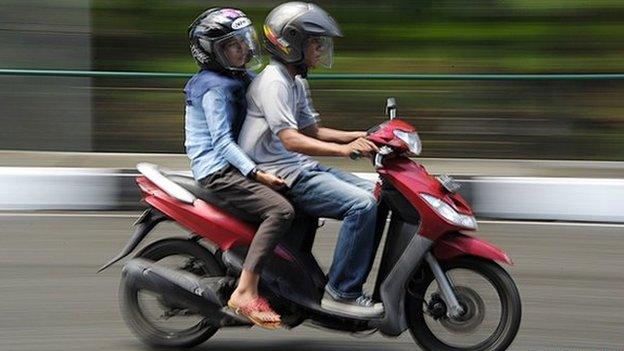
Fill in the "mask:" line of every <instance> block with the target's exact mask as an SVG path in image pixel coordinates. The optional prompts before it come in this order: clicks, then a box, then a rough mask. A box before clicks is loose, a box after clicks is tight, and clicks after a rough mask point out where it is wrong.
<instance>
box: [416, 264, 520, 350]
mask: <svg viewBox="0 0 624 351" xmlns="http://www.w3.org/2000/svg"><path fill="white" fill-rule="evenodd" d="M440 264H441V266H442V269H443V271H444V272H445V273H446V274H447V276H449V278H450V280H452V281H453V284H454V288H455V294H456V297H457V299H458V301H459V302H460V304H461V305H462V307H464V309H465V311H466V314H465V315H464V316H462V317H460V318H457V319H451V318H449V317H447V316H446V306H445V304H444V301H443V300H442V299H441V297H440V296H439V292H437V289H438V288H437V284H436V283H435V281H434V279H433V274H432V273H431V271H430V270H429V269H428V267H423V269H422V270H420V272H417V273H416V274H415V276H414V279H413V280H412V281H411V282H410V284H409V287H408V291H407V293H406V314H407V319H408V324H409V329H410V332H411V334H412V337H413V338H414V340H415V341H416V342H417V343H418V344H419V345H420V346H421V347H422V348H423V349H424V350H435V351H503V350H506V349H507V348H508V347H509V345H510V344H511V343H512V341H513V340H514V338H515V336H516V334H517V332H518V329H519V328H520V320H521V315H522V307H521V302H520V294H519V293H518V289H517V288H516V285H515V283H514V282H513V280H512V279H511V277H510V276H509V274H508V273H507V272H506V271H505V270H504V269H503V268H502V267H500V266H499V265H498V264H496V263H494V262H491V261H486V260H482V259H478V258H474V257H462V258H458V259H453V260H450V261H446V262H443V261H441V262H440ZM466 277H467V278H466ZM492 316H493V317H492Z"/></svg>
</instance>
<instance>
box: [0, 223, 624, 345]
mask: <svg viewBox="0 0 624 351" xmlns="http://www.w3.org/2000/svg"><path fill="white" fill-rule="evenodd" d="M132 221H133V218H131V217H129V216H128V215H127V214H108V215H107V216H104V217H102V216H91V215H86V216H85V215H82V216H76V215H75V214H65V215H62V216H59V215H55V214H54V215H52V214H47V215H31V214H21V215H19V214H18V215H16V214H0V350H15V351H18V350H25V351H26V350H27V351H38V350H46V351H47V350H64V351H70V350H81V351H83V350H118V351H129V350H146V349H147V348H146V347H145V346H143V345H142V344H141V343H140V342H139V341H138V340H137V339H135V338H134V337H133V336H132V335H131V334H130V332H129V331H128V329H127V328H126V327H125V325H124V322H123V321H122V319H121V316H120V314H119V310H118V305H117V285H118V280H119V271H120V265H119V264H118V265H116V266H114V267H113V268H111V269H110V270H108V271H105V272H104V273H101V274H99V275H98V274H95V271H96V270H97V268H98V267H99V266H100V265H102V264H103V263H104V262H106V261H107V260H108V259H109V258H110V257H111V256H112V255H113V254H115V253H116V252H117V251H118V250H119V249H120V248H121V247H122V246H123V244H124V243H125V242H126V240H127V239H128V237H129V235H130V232H131V229H130V225H131V223H132ZM336 228H337V223H335V222H329V223H328V224H327V225H326V226H325V227H324V228H323V230H322V231H321V232H320V233H319V236H318V239H317V243H316V247H315V253H316V254H317V257H318V258H319V259H320V261H321V263H322V265H324V266H325V267H326V266H327V265H328V263H329V261H330V259H331V253H332V251H333V245H334V240H335V239H334V238H335V231H336ZM170 235H178V236H179V235H184V231H183V230H181V228H179V227H176V226H175V225H171V224H169V225H162V226H161V227H159V228H158V229H157V231H156V233H155V235H152V236H150V237H149V238H148V242H151V241H153V240H155V239H157V238H161V237H165V236H170ZM479 235H480V236H482V237H483V238H486V239H488V240H490V241H492V242H493V243H495V244H497V245H499V246H501V247H502V248H504V249H505V250H507V252H508V253H509V254H510V256H511V257H512V259H513V260H514V262H515V266H513V267H509V271H510V272H511V274H512V276H513V277H514V279H515V280H516V282H517V284H518V287H519V290H520V293H521V295H522V300H523V308H524V311H523V312H524V314H523V321H522V327H521V329H520V332H519V334H518V337H517V338H516V341H515V342H514V344H513V345H512V347H511V349H512V350H552V351H554V350H624V269H623V268H624V256H622V252H624V226H621V225H620V226H590V225H579V224H572V225H568V224H560V223H549V224H535V223H502V224H501V223H488V222H482V223H481V224H480V230H479ZM417 349H418V348H417V347H416V346H415V344H414V343H413V342H412V339H411V336H410V335H409V333H405V334H404V335H402V336H401V337H400V338H397V339H389V338H384V337H381V336H379V335H377V334H375V335H373V336H370V337H366V338H354V337H352V336H350V335H348V334H340V333H332V332H326V331H321V330H318V329H313V328H310V327H306V326H301V327H298V328H295V329H293V330H280V331H276V332H271V331H263V330H259V329H258V328H253V329H246V328H239V329H230V330H221V331H219V332H218V333H217V334H216V335H215V336H214V337H213V338H212V339H210V340H209V341H208V342H206V343H205V344H203V345H201V346H199V347H198V348H197V350H232V351H233V350H256V351H258V350H261V351H263V350H267V351H268V350H288V351H311V350H326V351H330V350H417Z"/></svg>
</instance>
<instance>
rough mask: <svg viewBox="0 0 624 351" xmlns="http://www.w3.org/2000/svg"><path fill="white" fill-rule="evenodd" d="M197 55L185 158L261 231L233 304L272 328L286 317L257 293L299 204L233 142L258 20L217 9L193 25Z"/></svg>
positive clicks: (223, 203) (189, 90)
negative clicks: (265, 268)
mask: <svg viewBox="0 0 624 351" xmlns="http://www.w3.org/2000/svg"><path fill="white" fill-rule="evenodd" d="M189 38H190V46H191V54H192V55H193V57H194V58H195V60H196V61H197V63H198V64H199V66H200V71H199V72H198V73H197V74H196V75H194V76H193V77H192V78H191V79H190V80H189V81H188V83H187V84H186V87H185V89H184V92H185V94H186V116H185V122H186V125H185V131H186V141H185V143H184V145H185V147H186V153H187V155H188V157H189V158H190V159H191V168H192V170H193V176H194V177H195V179H196V180H197V181H198V182H200V183H201V184H202V186H204V187H205V188H208V189H209V190H210V191H211V192H212V193H213V194H214V195H215V197H216V198H217V199H219V200H220V201H219V203H215V205H217V206H219V207H221V208H223V209H224V210H226V211H227V210H228V209H236V210H237V212H239V213H243V214H245V215H246V217H247V218H245V219H247V220H255V221H257V220H258V219H260V221H261V222H260V225H259V227H258V230H257V232H256V234H255V236H254V239H253V241H252V243H251V245H250V247H249V252H248V254H247V257H246V258H245V262H244V265H243V272H242V274H241V276H240V279H239V283H238V286H237V288H236V290H235V291H234V292H233V293H232V296H231V297H230V300H229V301H228V306H229V307H230V308H231V309H233V310H234V311H235V312H236V313H238V314H242V315H244V316H245V317H247V318H248V319H250V320H251V321H252V322H253V323H255V324H257V325H259V326H261V327H264V328H268V329H275V328H278V327H279V326H280V316H279V315H278V314H277V313H275V312H274V311H273V309H272V308H271V307H270V306H269V304H268V303H267V301H266V300H265V299H264V298H262V297H261V296H260V295H259V294H258V282H259V279H260V276H259V273H260V271H261V269H262V266H263V264H264V262H265V261H266V259H267V257H268V256H269V255H270V254H271V252H272V251H273V249H274V248H275V245H276V244H277V241H278V239H279V238H280V236H281V235H283V234H284V233H285V232H286V230H288V228H290V224H291V222H292V220H293V217H294V209H293V207H292V205H291V204H290V203H289V202H288V201H287V200H286V199H284V198H283V197H282V196H281V195H280V194H278V193H277V192H276V191H274V190H272V189H271V188H273V189H279V188H280V187H283V186H284V181H283V180H282V179H281V178H278V177H276V176H274V175H272V174H269V173H266V172H263V171H261V170H258V169H257V168H256V165H255V163H254V162H253V161H252V160H251V159H250V158H249V157H248V156H247V155H246V154H245V153H244V152H243V151H242V150H241V149H240V148H239V146H238V145H237V144H236V143H235V142H234V140H236V139H237V137H238V132H239V130H240V127H241V125H242V123H243V120H244V118H245V113H246V101H245V91H246V89H247V85H248V83H249V81H250V80H251V77H250V74H251V73H250V72H249V71H248V69H249V68H252V67H253V66H254V65H256V67H257V66H259V65H260V62H261V61H260V58H259V55H260V47H259V45H258V42H257V37H256V34H255V32H254V29H253V27H252V25H251V21H250V20H249V18H247V16H246V15H245V14H244V13H243V12H242V11H240V10H237V9H232V8H212V9H209V10H207V11H205V12H204V13H202V14H201V15H200V16H199V17H197V19H196V20H195V21H194V22H193V23H192V24H191V26H190V27H189Z"/></svg>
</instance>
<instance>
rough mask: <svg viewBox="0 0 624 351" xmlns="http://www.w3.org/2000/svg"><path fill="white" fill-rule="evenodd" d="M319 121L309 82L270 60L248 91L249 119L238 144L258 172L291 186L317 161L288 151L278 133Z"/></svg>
mask: <svg viewBox="0 0 624 351" xmlns="http://www.w3.org/2000/svg"><path fill="white" fill-rule="evenodd" d="M318 122H319V118H318V113H317V112H316V111H315V110H314V108H313V107H312V101H311V99H310V91H309V87H308V82H307V81H306V80H305V79H303V78H301V77H300V76H297V77H295V79H293V78H292V77H291V76H290V74H289V73H288V70H287V69H286V67H285V66H284V65H283V64H282V63H280V62H277V61H275V60H271V63H270V64H269V65H268V66H266V67H265V68H264V70H263V71H262V72H261V73H260V74H259V75H258V76H257V77H256V78H255V79H254V80H253V82H252V83H251V84H250V85H249V88H248V90H247V117H246V119H245V123H244V124H243V127H242V129H241V132H240V134H239V137H238V144H239V145H240V147H241V148H242V149H243V151H245V152H246V153H247V155H249V157H251V159H253V160H254V161H255V162H256V163H257V164H258V168H259V169H262V170H264V171H267V172H270V173H273V174H275V175H277V176H279V177H281V178H283V179H284V180H285V181H286V184H287V185H288V186H292V184H293V183H294V181H295V180H296V179H297V177H298V176H299V174H300V173H301V171H302V170H303V169H306V168H312V167H314V166H316V165H317V162H316V161H315V160H314V159H312V158H311V157H309V156H306V155H303V154H300V153H298V152H293V151H288V150H287V149H286V148H285V147H284V145H283V144H282V141H281V140H280V139H279V137H278V136H277V133H279V132H280V131H281V130H283V129H286V128H292V129H297V130H301V129H304V128H306V127H308V126H310V125H312V124H315V123H318Z"/></svg>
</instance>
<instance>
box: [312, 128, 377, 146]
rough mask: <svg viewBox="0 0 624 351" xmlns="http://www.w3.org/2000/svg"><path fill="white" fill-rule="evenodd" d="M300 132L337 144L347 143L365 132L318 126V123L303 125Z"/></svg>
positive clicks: (361, 136) (364, 134) (362, 135)
mask: <svg viewBox="0 0 624 351" xmlns="http://www.w3.org/2000/svg"><path fill="white" fill-rule="evenodd" d="M301 132H302V133H303V134H305V135H307V136H309V137H311V138H314V139H318V140H322V141H328V142H334V143H338V144H348V143H350V142H352V141H353V140H355V139H357V138H363V137H365V136H366V132H358V131H351V132H350V131H344V130H338V129H332V128H325V127H319V125H318V124H316V123H315V124H312V125H310V126H308V127H305V128H304V129H302V130H301Z"/></svg>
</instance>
